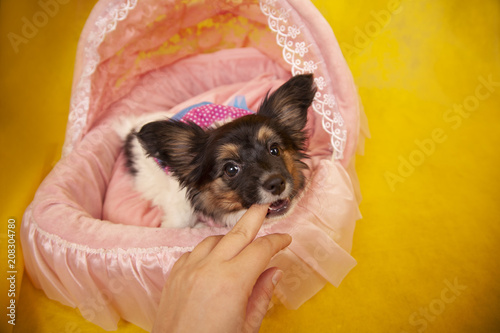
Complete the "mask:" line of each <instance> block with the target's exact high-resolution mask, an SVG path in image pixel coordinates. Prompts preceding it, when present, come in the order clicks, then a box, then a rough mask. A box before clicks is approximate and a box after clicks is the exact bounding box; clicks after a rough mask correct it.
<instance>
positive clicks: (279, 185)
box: [263, 175, 286, 195]
mask: <svg viewBox="0 0 500 333" xmlns="http://www.w3.org/2000/svg"><path fill="white" fill-rule="evenodd" d="M263 187H264V190H266V191H267V192H269V193H271V194H274V195H280V194H281V193H283V191H284V190H285V188H286V181H285V178H283V177H282V176H281V175H274V176H271V177H269V179H268V180H266V181H265V182H264V184H263Z"/></svg>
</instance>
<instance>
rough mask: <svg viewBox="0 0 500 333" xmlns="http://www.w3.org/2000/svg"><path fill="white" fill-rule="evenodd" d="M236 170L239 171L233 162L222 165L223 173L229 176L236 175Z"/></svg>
mask: <svg viewBox="0 0 500 333" xmlns="http://www.w3.org/2000/svg"><path fill="white" fill-rule="evenodd" d="M238 172H240V167H239V166H237V165H236V164H234V163H227V164H226V165H225V166H224V173H225V174H226V175H227V176H228V177H230V178H233V177H234V176H236V175H237V174H238Z"/></svg>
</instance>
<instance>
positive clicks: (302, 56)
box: [63, 0, 347, 159]
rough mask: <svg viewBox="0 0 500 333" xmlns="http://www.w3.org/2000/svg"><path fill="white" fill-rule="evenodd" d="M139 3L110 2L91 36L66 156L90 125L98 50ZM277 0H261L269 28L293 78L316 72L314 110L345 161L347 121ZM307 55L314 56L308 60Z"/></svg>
mask: <svg viewBox="0 0 500 333" xmlns="http://www.w3.org/2000/svg"><path fill="white" fill-rule="evenodd" d="M137 1H138V0H127V1H124V2H115V3H110V4H109V7H108V8H107V9H106V10H105V12H104V15H103V16H100V17H99V18H98V19H97V20H96V22H95V24H94V26H93V29H92V31H91V32H90V33H89V35H88V37H87V43H86V47H85V50H84V53H85V56H84V60H83V61H84V63H83V71H82V74H81V77H80V81H79V82H78V84H77V86H76V91H75V92H74V94H73V96H72V97H71V105H70V114H69V120H68V122H69V123H68V130H67V135H66V140H65V143H64V147H63V156H65V155H67V154H68V153H69V152H70V151H71V150H72V149H73V146H74V145H75V143H76V142H77V141H78V140H79V139H80V136H81V134H82V132H83V129H84V127H85V125H86V122H87V114H88V111H89V105H90V90H91V75H92V74H93V73H94V72H95V70H96V68H97V65H98V64H99V62H100V56H99V52H98V47H99V46H100V45H101V43H102V41H103V40H104V38H105V36H106V35H107V34H108V33H109V32H111V31H113V30H115V29H116V26H117V24H118V22H119V21H123V20H124V19H125V18H127V16H128V13H129V12H130V11H131V10H132V9H134V8H135V7H136V5H137ZM276 2H277V0H260V9H261V11H262V13H263V14H264V15H266V16H267V18H268V25H269V28H270V29H271V30H272V31H273V32H275V33H276V43H277V44H278V45H279V46H280V47H282V48H283V59H284V60H285V61H286V62H287V63H288V64H290V65H291V72H292V75H297V74H303V73H314V74H315V83H316V86H317V88H318V91H317V93H316V96H315V97H314V101H313V104H312V107H313V109H314V111H315V112H317V113H318V114H320V115H321V116H322V126H323V129H324V130H325V131H326V132H327V133H328V134H330V137H331V139H330V144H331V146H332V148H333V152H334V154H333V157H334V159H342V158H343V152H344V148H345V144H346V138H347V130H346V129H345V127H344V120H343V118H342V115H341V114H340V112H339V111H338V107H337V102H336V98H335V95H334V94H333V93H327V92H328V89H327V83H326V81H325V78H324V76H323V75H321V74H322V71H321V69H320V68H318V65H319V64H320V63H316V62H314V60H307V59H308V58H312V56H314V51H313V50H311V45H308V44H306V41H304V40H301V37H300V35H301V29H302V26H297V25H295V24H293V25H291V24H289V22H288V21H289V18H290V11H287V10H285V9H284V8H281V7H278V6H277V4H276ZM306 54H309V55H311V57H309V56H308V57H306Z"/></svg>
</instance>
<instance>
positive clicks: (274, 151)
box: [269, 143, 280, 156]
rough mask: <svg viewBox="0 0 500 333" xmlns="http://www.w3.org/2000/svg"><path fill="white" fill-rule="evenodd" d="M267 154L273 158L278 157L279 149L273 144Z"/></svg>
mask: <svg viewBox="0 0 500 333" xmlns="http://www.w3.org/2000/svg"><path fill="white" fill-rule="evenodd" d="M269 154H271V155H273V156H280V147H279V146H278V144H277V143H273V144H272V145H271V147H270V148H269Z"/></svg>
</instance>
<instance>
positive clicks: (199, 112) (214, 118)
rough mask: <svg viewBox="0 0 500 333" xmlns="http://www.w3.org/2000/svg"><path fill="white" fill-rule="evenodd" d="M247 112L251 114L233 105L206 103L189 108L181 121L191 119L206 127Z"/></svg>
mask: <svg viewBox="0 0 500 333" xmlns="http://www.w3.org/2000/svg"><path fill="white" fill-rule="evenodd" d="M249 114H253V112H252V111H249V110H245V109H240V108H237V107H234V106H228V105H220V104H206V105H202V106H198V107H195V108H193V109H191V110H190V111H189V112H188V113H186V114H185V115H184V117H182V118H181V121H183V122H190V121H191V122H193V123H195V124H197V125H199V126H201V127H203V128H208V127H210V126H212V125H213V124H214V123H215V122H219V121H226V120H232V119H236V118H240V117H243V116H246V115H249Z"/></svg>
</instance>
